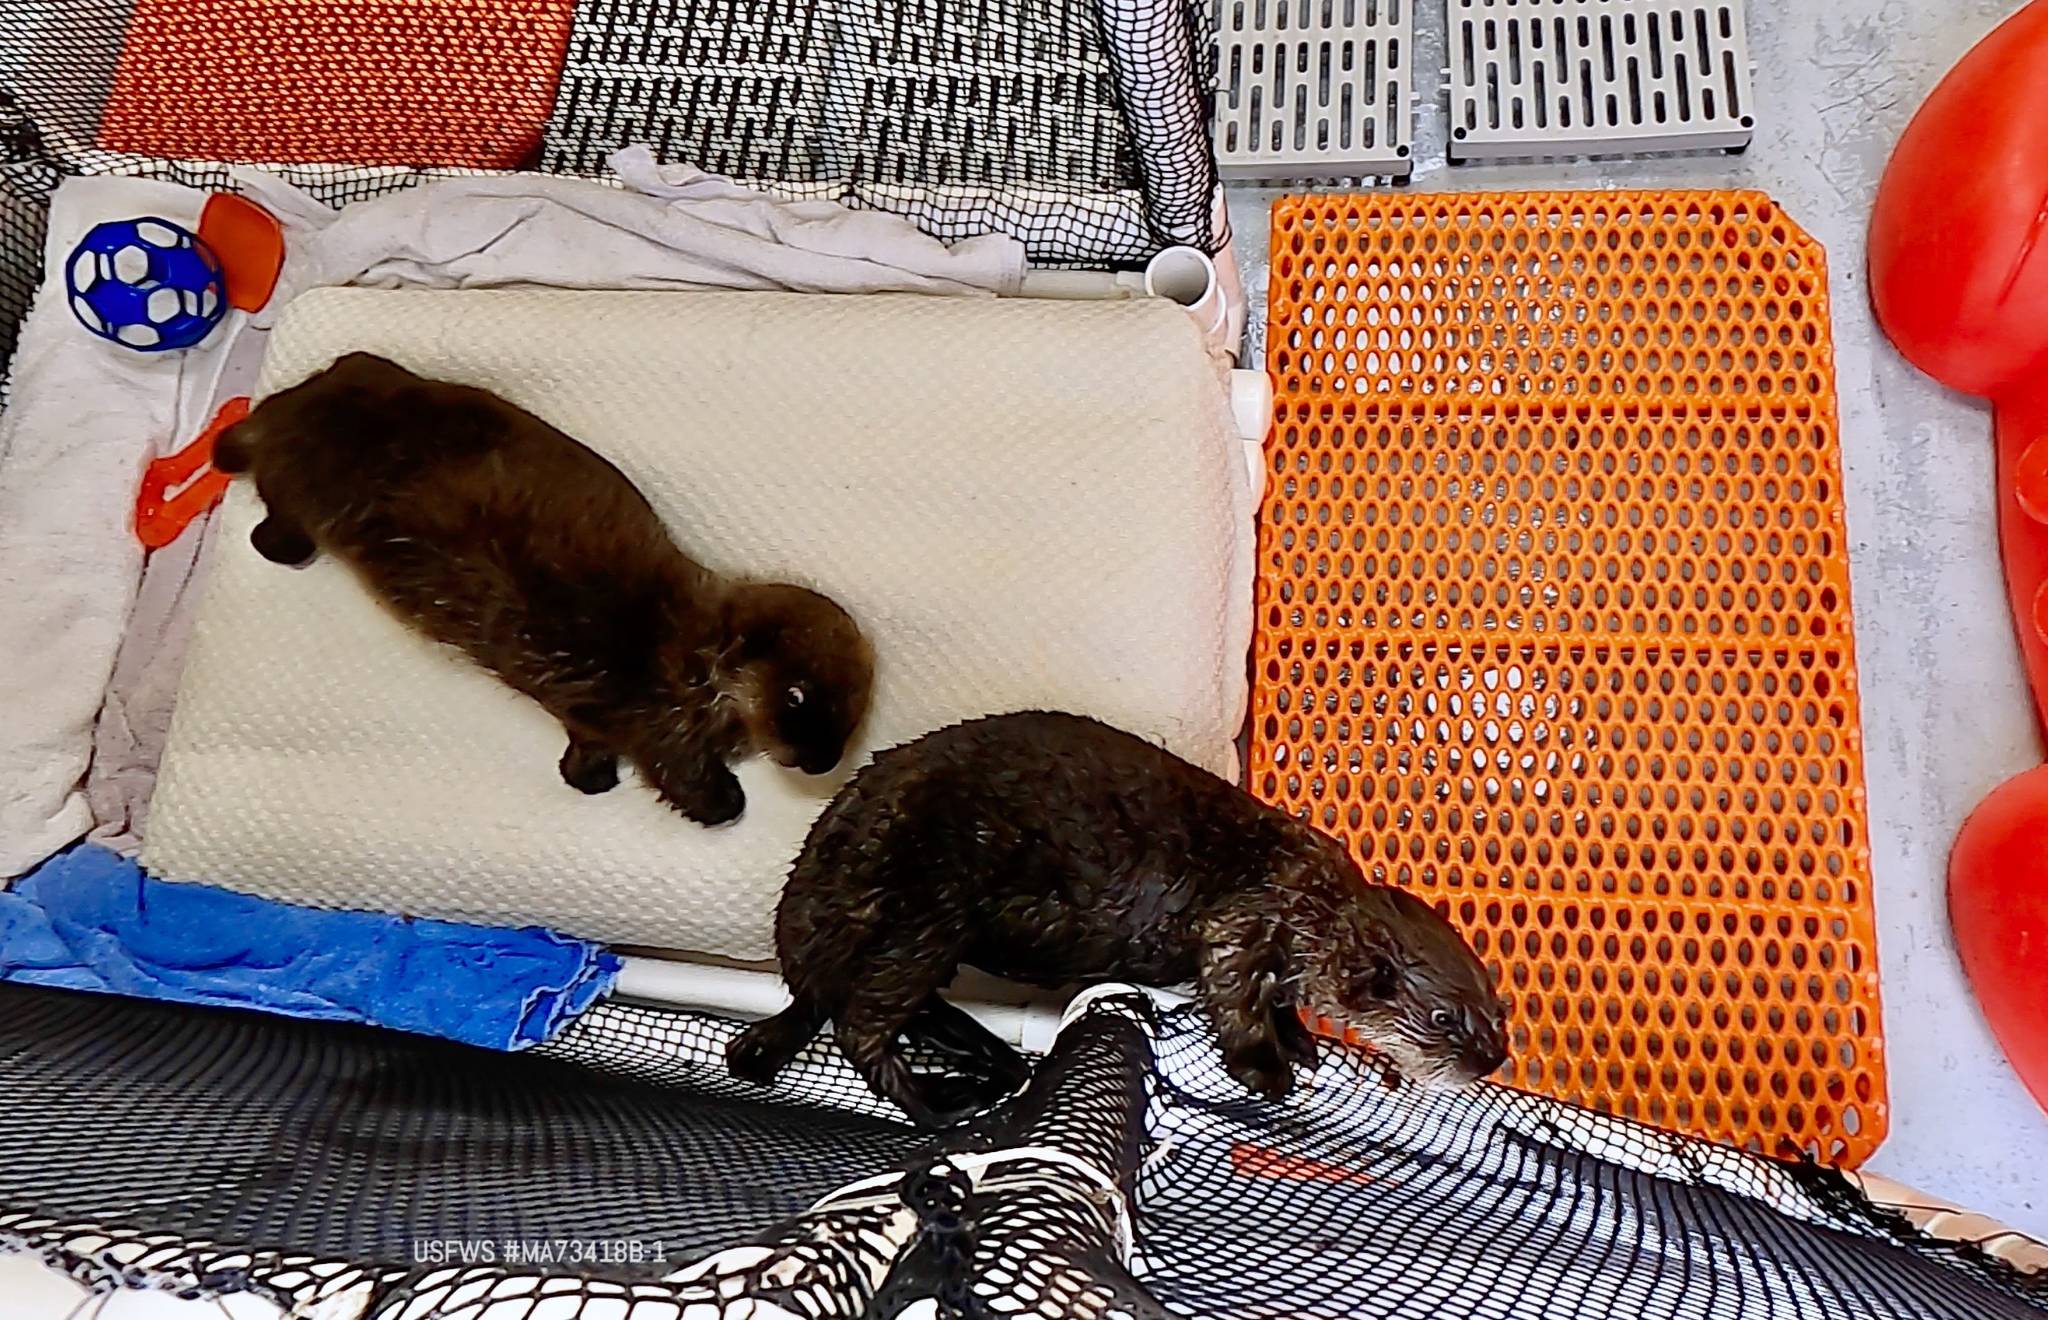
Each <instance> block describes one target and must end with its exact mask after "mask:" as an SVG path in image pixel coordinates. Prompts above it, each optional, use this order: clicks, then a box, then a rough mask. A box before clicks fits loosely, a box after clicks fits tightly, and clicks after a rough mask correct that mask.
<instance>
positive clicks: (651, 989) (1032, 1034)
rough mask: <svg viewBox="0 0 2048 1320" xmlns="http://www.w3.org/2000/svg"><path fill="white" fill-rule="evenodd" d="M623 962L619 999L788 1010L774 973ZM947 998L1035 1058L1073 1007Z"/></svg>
mask: <svg viewBox="0 0 2048 1320" xmlns="http://www.w3.org/2000/svg"><path fill="white" fill-rule="evenodd" d="M622 961H623V963H624V965H623V966H622V967H621V968H620V969H619V979H618V982H617V984H616V985H615V986H614V988H613V992H612V993H613V994H614V995H615V996H616V997H618V998H620V999H625V1000H631V1001H634V1002H636V1003H642V1004H654V1005H658V1006H660V1007H663V1008H687V1009H697V1010H699V1011H703V1012H710V1013H721V1014H725V1015H727V1016H730V1017H737V1018H747V1019H759V1018H764V1017H770V1016H773V1015H774V1014H776V1013H780V1012H781V1011H782V1010H783V1009H785V1008H788V1007H789V987H788V986H786V985H784V984H783V981H782V978H781V977H779V976H777V975H776V974H775V973H773V972H770V971H762V970H757V969H754V968H748V967H717V966H711V965H708V964H704V963H688V962H670V961H668V960H667V959H663V958H643V957H638V956H631V955H629V956H627V957H626V958H624V959H623V960H622ZM1087 993H1089V992H1088V991H1085V990H1084V991H1082V992H1081V994H1084V995H1085V994H1087ZM1145 993H1146V994H1148V995H1150V996H1151V997H1152V998H1153V999H1154V1000H1155V1001H1157V1002H1159V1003H1161V1004H1165V1005H1169V1006H1170V1005H1174V1004H1184V1003H1186V1002H1187V996H1186V995H1184V994H1181V993H1179V992H1178V991H1173V990H1152V989H1147V990H1146V991H1145ZM948 997H949V998H950V999H951V1000H952V1002H953V1003H954V1004H955V1005H957V1006H958V1007H960V1008H962V1009H965V1010H966V1011H967V1013H968V1014H969V1015H970V1016H972V1017H973V1018H974V1020H975V1021H977V1022H979V1023H981V1024H982V1025H983V1026H985V1027H987V1028H988V1029H989V1030H990V1031H992V1032H994V1033H995V1034H996V1035H997V1036H1000V1037H1001V1038H1002V1039H1003V1040H1004V1041H1006V1042H1008V1043H1009V1044H1011V1045H1014V1046H1016V1047H1017V1048H1019V1049H1023V1050H1029V1051H1031V1052H1032V1053H1034V1054H1044V1053H1045V1052H1046V1051H1047V1050H1050V1049H1051V1048H1052V1042H1053V1037H1055V1036H1057V1035H1058V1034H1059V1030H1060V1024H1061V1021H1062V1019H1063V1015H1064V1014H1065V1013H1066V1011H1067V1009H1068V1007H1069V1003H1068V1002H1067V1001H1064V1000H1061V999H1059V998H1057V997H1055V996H1049V995H1044V996H1038V997H1035V998H1033V999H1032V1000H1030V1001H1029V1002H1026V1003H998V1002H995V1001H992V1000H985V999H974V998H965V997H961V996H948ZM1076 997H1077V998H1078V996H1076Z"/></svg>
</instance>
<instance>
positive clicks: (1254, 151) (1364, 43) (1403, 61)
mask: <svg viewBox="0 0 2048 1320" xmlns="http://www.w3.org/2000/svg"><path fill="white" fill-rule="evenodd" d="M1216 3H1217V7H1216V11H1215V12H1216V61H1217V62H1216V80H1217V90H1216V161H1217V165H1218V167H1219V170H1220V172H1221V174H1222V176H1223V177H1224V178H1226V179H1319V178H1321V179H1327V178H1357V177H1359V176H1362V175H1384V176H1388V177H1393V178H1406V177H1407V176H1408V171H1409V165H1410V158H1411V156H1412V154H1413V133H1414V111H1413V107H1412V106H1411V105H1410V104H1409V97H1410V93H1409V65H1410V64H1411V62H1412V60H1413V51H1414V40H1413V38H1414V21H1415V16H1414V0H1216Z"/></svg>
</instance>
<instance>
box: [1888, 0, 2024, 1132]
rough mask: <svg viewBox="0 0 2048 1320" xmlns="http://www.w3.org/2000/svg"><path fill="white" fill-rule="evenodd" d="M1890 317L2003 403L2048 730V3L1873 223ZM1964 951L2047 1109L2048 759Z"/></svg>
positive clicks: (2003, 1035) (1993, 807)
mask: <svg viewBox="0 0 2048 1320" xmlns="http://www.w3.org/2000/svg"><path fill="white" fill-rule="evenodd" d="M1870 286H1871V293H1872V297H1873V299H1874V301H1875V302H1876V305H1877V315H1878V319H1879V321H1880V322H1881V323H1882V324H1883V325H1884V328H1885V331H1886V333H1887V334H1889V335H1890V336H1891V337H1892V340H1893V342H1895V343H1896V344H1897V345H1898V346H1899V349H1900V351H1901V352H1903V353H1905V355H1906V356H1907V357H1908V358H1910V359H1912V361H1913V362H1914V364H1915V365H1917V366H1918V367H1920V369H1921V370H1923V371H1925V372H1927V373H1928V374H1929V375H1932V376H1934V377H1935V378H1936V379H1938V380H1940V381H1942V382H1943V383H1945V384H1947V385H1950V386H1952V387H1954V388H1955V389H1959V390H1963V391H1966V392H1968V393H1970V394H1976V395H1981V396H1983V397H1985V398H1988V399H1990V400H1991V401H1992V404H1993V405H1994V408H1995V410H1996V432H1997V445H1998V526H1999V542H2000V546H2001V549H2002V551H2003V554H2004V559H2005V577H2006V586H2007V590H2008V591H2009V592H2010V594H2011V598H2012V609H2013V619H2014V622H2015V623H2016V624H2017V625H2018V628H2019V635H2020V647H2021V650H2022V652H2023V653H2024V655H2025V659H2026V666H2027V676H2028V680H2029V682H2030V683H2031V685H2032V687H2033V693H2034V705H2035V710H2036V713H2037V714H2038V715H2039V717H2040V718H2041V719H2042V721H2043V722H2044V724H2048V0H2034V3H2032V4H2030V5H2028V6H2027V7H2026V8H2025V9H2022V10H2021V11H2020V12H2019V13H2017V14H2015V15H2014V16H2013V17H2012V18H2010V19H2008V20H2007V21H2006V22H2005V23H2004V24H2003V25H2002V26H2000V27H1999V28H1998V30H1997V31H1995V32H1993V33H1992V34H1991V35H1990V36H1988V37H1986V38H1985V39H1984V41H1983V42H1982V43H1981V44H1979V45H1978V46H1977V48H1976V49H1974V50H1972V51H1971V52H1970V53H1969V54H1968V55H1966V56H1965V57H1964V58H1963V61H1962V62H1961V63H1960V64H1958V65H1957V66H1956V67H1955V69H1954V70H1953V71H1951V72H1950V74H1949V75H1948V77H1947V78H1945V79H1943V81H1942V83H1941V85H1940V86H1939V87H1937V88H1935V90H1934V94H1933V95H1932V96H1930V97H1929V98H1928V100H1927V104H1926V105H1925V106H1923V107H1922V108H1921V110H1920V113H1919V114H1918V115H1916V116H1915V117H1914V119H1913V122H1912V124H1911V125H1909V126H1908V127H1907V129H1906V133H1905V136H1904V137H1903V138H1902V139H1901V140H1900V142H1899V146H1898V149H1897V151H1896V152H1895V153H1894V154H1893V156H1892V160H1891V164H1890V166H1889V167H1888V168H1887V169H1886V170H1885V175H1884V180H1883V182H1882V183H1881V184H1880V185H1879V187H1878V195H1877V209H1876V213H1875V215H1874V216H1873V218H1872V221H1871V230H1870ZM1949 919H1950V921H1951V922H1952V923H1953V925H1954V927H1955V933H1956V947H1957V949H1958V950H1959V951H1960V952H1961V954H1962V958H1963V965H1964V968H1965V969H1966V970H1967V971H1968V973H1969V976H1970V983H1971V985H1972V986H1974V987H1975V989H1976V992H1977V998H1978V1000H1979V1001H1980V1002H1981V1003H1982V1005H1983V1008H1984V1015H1985V1017H1986V1018H1987V1019H1988V1020H1989V1021H1990V1023H1991V1028H1992V1030H1993V1032H1994V1033H1996V1035H1997V1036H1998V1041H1999V1044H2000V1045H2001V1046H2002V1047H2003V1048H2004V1050H2005V1053H2006V1056H2007V1057H2008V1058H2009V1059H2011V1061H2012V1065H2013V1067H2014V1068H2015V1069H2016V1070H2017V1071H2018V1072H2019V1074H2020V1077H2021V1079H2022V1080H2023V1081H2025V1082H2026V1084H2027V1088H2028V1090H2030V1091H2031V1092H2032V1093H2033V1096H2034V1099H2035V1101H2036V1102H2037V1103H2039V1104H2040V1105H2041V1107H2042V1108H2043V1109H2048V766H2042V767H2039V768H2036V769H2034V770H2029V771H2027V772H2026V773H2025V774H2022V775H2019V776H2017V777H2015V778H2014V779H2012V780H2011V781H2009V782H2007V783H2006V784H2004V785H2003V786H2001V787H2000V788H1999V789H1998V790H1997V791H1996V792H1994V793H1993V794H1992V795H1991V796H1990V797H1989V798H1987V799H1985V801H1984V802H1983V803H1982V804H1981V805H1980V806H1979V807H1978V808H1977V810H1976V811H1975V812H1974V813H1972V814H1971V816H1970V819H1969V820H1968V821H1966V822H1965V823H1964V825H1963V829H1962V832H1961V834H1960V835H1959V836H1958V837H1957V839H1956V846H1955V851H1954V852H1953V854H1951V856H1950V859H1949Z"/></svg>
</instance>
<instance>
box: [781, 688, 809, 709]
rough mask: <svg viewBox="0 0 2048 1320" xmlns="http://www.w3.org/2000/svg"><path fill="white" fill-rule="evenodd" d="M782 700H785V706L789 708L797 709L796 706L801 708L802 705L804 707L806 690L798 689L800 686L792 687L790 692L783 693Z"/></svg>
mask: <svg viewBox="0 0 2048 1320" xmlns="http://www.w3.org/2000/svg"><path fill="white" fill-rule="evenodd" d="M782 700H783V703H784V704H785V705H788V706H791V707H796V706H801V705H803V704H804V690H803V688H801V687H798V686H792V687H791V688H790V689H789V691H787V692H785V693H783V694H782Z"/></svg>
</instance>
